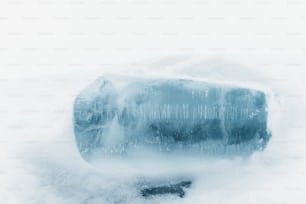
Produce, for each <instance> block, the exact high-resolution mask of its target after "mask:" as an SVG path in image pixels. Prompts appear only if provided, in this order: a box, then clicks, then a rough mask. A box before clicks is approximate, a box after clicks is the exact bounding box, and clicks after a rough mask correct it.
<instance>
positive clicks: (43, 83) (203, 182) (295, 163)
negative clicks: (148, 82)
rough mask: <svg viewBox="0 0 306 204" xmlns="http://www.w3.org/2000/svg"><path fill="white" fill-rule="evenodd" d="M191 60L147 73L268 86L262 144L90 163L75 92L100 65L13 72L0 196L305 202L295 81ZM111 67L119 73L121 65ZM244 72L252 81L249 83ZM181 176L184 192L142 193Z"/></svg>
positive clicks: (300, 101)
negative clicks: (258, 148)
mask: <svg viewBox="0 0 306 204" xmlns="http://www.w3.org/2000/svg"><path fill="white" fill-rule="evenodd" d="M196 60H197V58H192V59H189V60H188V61H189V62H188V61H187V60H186V61H184V62H183V64H185V65H187V64H188V65H189V68H188V70H189V71H188V72H189V73H188V74H187V73H184V72H185V71H184V69H183V68H181V69H180V66H182V65H181V63H182V62H180V63H178V64H177V65H176V64H175V65H173V66H171V67H170V68H165V69H164V70H163V71H158V72H155V70H152V69H149V68H148V71H147V72H146V74H148V75H150V74H152V75H155V74H158V75H163V74H165V75H167V76H168V75H169V76H170V75H171V76H173V77H176V75H177V77H179V76H189V77H190V78H193V77H194V76H193V73H196V76H197V78H202V77H203V79H207V80H213V79H215V80H223V79H224V80H225V79H226V80H230V81H231V82H232V83H236V82H237V83H239V84H245V85H246V86H253V87H261V88H266V90H267V91H268V92H269V93H270V94H269V102H268V105H269V127H270V129H271V131H272V138H271V140H270V142H269V143H268V145H267V148H266V149H265V150H264V151H263V152H257V153H255V154H253V155H252V157H251V158H248V159H245V158H239V157H237V158H231V159H228V158H227V159H222V158H217V159H209V158H205V157H201V156H199V157H193V158H182V157H177V158H171V160H168V159H167V158H160V157H158V158H156V159H154V158H152V157H151V158H150V160H149V161H148V160H146V155H144V156H143V159H142V160H137V161H133V160H122V159H121V158H110V159H103V160H101V161H99V162H97V163H95V164H88V163H87V162H85V161H84V160H83V159H82V158H81V156H80V155H79V153H78V150H77V146H76V143H75V140H74V134H73V124H72V106H73V100H74V99H75V97H76V95H77V94H78V93H79V91H80V90H82V89H83V88H84V87H85V86H86V85H87V84H89V83H91V81H92V80H94V79H95V78H96V76H98V75H103V70H94V69H93V70H92V71H91V72H90V74H84V73H82V74H79V73H76V72H70V73H68V74H61V73H58V74H45V75H44V74H40V75H38V76H31V78H24V79H21V78H20V77H15V78H13V77H12V78H10V80H9V81H7V82H6V87H3V86H1V91H2V93H3V94H5V95H6V96H7V100H4V101H2V107H7V108H8V109H7V110H8V112H10V114H9V117H8V118H5V120H4V118H3V117H1V119H2V121H3V123H4V124H5V125H6V129H5V130H3V131H5V133H6V135H5V136H4V137H3V138H6V139H5V140H4V139H2V143H1V157H2V158H4V159H1V174H0V177H1V183H2V184H1V186H0V189H1V190H0V192H1V200H2V201H1V203H59V204H62V203H82V204H85V203H86V204H87V203H223V202H225V201H226V202H227V203H244V202H246V201H247V202H246V203H271V202H272V203H273V202H274V203H278V202H289V201H290V200H291V199H293V198H294V200H296V201H301V202H302V201H303V199H304V198H305V197H304V194H303V190H304V182H305V178H306V176H305V175H306V174H305V172H306V169H305V165H304V163H303V161H304V157H303V155H304V152H305V150H304V147H305V143H304V139H303V133H304V131H305V127H304V126H303V123H302V121H303V120H304V114H303V112H301V110H303V107H304V103H305V99H304V98H296V97H297V96H300V95H298V94H301V90H300V89H299V88H298V87H299V86H300V85H299V84H295V86H291V87H282V86H278V84H277V83H272V82H271V81H270V80H269V77H271V76H269V75H267V74H266V73H265V72H263V71H262V70H259V69H257V70H256V72H257V73H258V74H256V75H254V74H252V75H250V74H249V72H248V71H247V70H248V68H237V67H238V66H237V67H236V68H235V70H234V71H235V72H236V73H240V75H241V76H238V77H236V75H233V76H230V74H229V75H227V76H223V77H215V76H214V75H215V74H216V75H219V74H221V73H228V71H226V70H227V69H229V68H226V67H225V65H224V64H223V63H222V64H221V65H217V64H212V65H213V66H215V69H214V70H213V71H211V70H210V71H209V74H210V75H212V76H208V75H207V74H206V73H207V72H208V70H209V66H208V65H207V64H206V65H205V63H204V62H203V67H201V69H198V68H193V66H192V64H193V63H194V61H196ZM220 60H221V59H220ZM221 61H222V60H221ZM210 63H211V62H210ZM218 66H220V67H219V68H217V67H218ZM182 67H184V66H182ZM207 69H208V70H207ZM190 70H191V71H190ZM252 71H254V69H251V70H250V72H252ZM116 72H119V73H120V72H121V71H120V69H119V68H118V69H117V70H116ZM190 72H191V73H190ZM230 72H233V68H231V71H230ZM135 73H137V70H135ZM244 74H246V75H244ZM240 77H241V78H245V79H248V80H247V82H245V81H242V80H241V78H240ZM290 80H291V79H290ZM292 80H293V79H292ZM270 82H271V83H270ZM2 83H3V82H2ZM38 84H39V86H38ZM23 93H26V94H23ZM21 94H22V95H21ZM288 94H290V96H291V97H289V98H288ZM286 96H287V97H286ZM16 99H17V100H16ZM3 102H4V103H3ZM3 111H4V110H3ZM21 111H22V112H21ZM25 113H27V114H25ZM29 113H31V114H29ZM184 179H191V180H192V181H193V185H192V186H191V188H190V189H189V190H187V195H186V197H185V198H183V199H181V198H178V197H176V196H160V197H156V198H152V199H144V198H143V197H141V195H140V192H139V189H140V187H141V186H143V185H144V184H146V183H150V182H152V183H154V182H155V183H159V182H161V183H165V182H174V181H176V180H178V181H180V180H184Z"/></svg>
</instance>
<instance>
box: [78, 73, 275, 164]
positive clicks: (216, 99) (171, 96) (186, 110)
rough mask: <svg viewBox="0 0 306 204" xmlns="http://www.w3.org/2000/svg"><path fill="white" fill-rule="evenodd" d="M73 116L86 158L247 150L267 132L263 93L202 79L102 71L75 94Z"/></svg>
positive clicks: (258, 145)
mask: <svg viewBox="0 0 306 204" xmlns="http://www.w3.org/2000/svg"><path fill="white" fill-rule="evenodd" d="M73 116H74V132H75V138H76V143H77V146H78V149H79V151H80V153H81V155H82V156H83V157H84V158H85V159H90V158H91V157H93V156H106V155H122V156H124V155H129V154H133V153H136V154H137V152H143V151H149V152H157V153H159V154H160V153H162V154H172V153H174V154H179V153H182V154H184V155H185V154H197V155H200V154H203V155H249V154H251V153H252V152H253V151H255V150H262V149H264V148H265V146H266V144H267V142H268V140H269V138H270V133H269V130H268V128H267V116H268V113H267V103H266V96H265V94H264V92H261V91H257V90H251V89H247V88H241V87H236V86H232V87H230V86H225V85H218V84H212V83H207V82H203V81H193V80H182V79H133V80H126V82H125V81H124V80H119V81H111V80H108V79H106V78H104V77H102V78H100V79H98V80H96V81H95V82H94V83H93V84H91V85H90V86H88V87H87V88H86V89H85V90H83V91H82V92H81V93H80V94H79V95H78V96H77V97H76V99H75V103H74V115H73Z"/></svg>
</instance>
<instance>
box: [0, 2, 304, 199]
mask: <svg viewBox="0 0 306 204" xmlns="http://www.w3.org/2000/svg"><path fill="white" fill-rule="evenodd" d="M0 4H1V5H0V11H1V12H0V124H1V125H0V203H1V204H15V203H18V204H21V203H22V204H24V203H25V204H28V203H31V204H55V203H56V204H71V203H73V204H94V203H99V204H101V203H209V204H211V203H213V204H217V203H218V204H219V203H221V204H222V203H234V204H242V203H244V204H246V203H247V204H253V203H254V204H257V203H260V204H263V203H267V204H274V203H275V204H276V203H277V204H280V203H282V204H283V203H295V204H300V203H303V204H305V203H306V194H305V192H306V158H305V156H304V155H305V153H306V139H305V134H306V126H305V121H306V118H305V113H306V97H305V94H304V92H305V90H304V88H305V87H306V77H305V76H306V63H305V57H306V52H305V50H306V49H305V48H306V30H305V29H306V26H305V24H306V18H305V14H304V11H305V10H306V3H304V2H303V1H211V2H210V1H201V0H200V1H191V2H183V1H177V2H174V1H150V0H148V1H93V2H85V1H59V0H58V1H57V0H54V1H52V0H51V1H12V0H4V1H1V2H0ZM214 56H218V57H214ZM105 72H115V73H121V74H122V73H124V74H137V75H162V76H171V77H194V78H197V79H199V78H200V79H203V80H211V81H228V82H232V83H239V84H242V85H246V86H255V87H262V88H265V89H266V90H267V91H268V92H269V94H270V95H269V96H270V98H269V127H270V129H271V131H272V138H271V140H270V142H269V143H268V145H267V148H266V149H265V150H264V151H263V152H257V153H255V154H254V155H253V156H252V157H250V158H248V159H241V158H234V159H230V160H229V159H224V160H222V159H218V160H208V159H205V158H193V159H189V160H188V161H186V160H181V159H180V158H177V159H175V160H173V161H156V160H153V161H151V160H150V161H146V162H145V161H144V162H143V163H141V165H139V164H136V163H133V161H123V162H122V164H120V163H118V162H117V161H116V162H114V161H113V160H112V159H109V160H106V161H105V163H102V164H101V163H100V164H96V165H91V164H88V163H86V162H85V161H83V160H82V159H81V157H80V156H79V154H78V151H77V148H76V145H75V142H74V135H73V128H72V103H73V100H74V97H75V96H76V95H77V94H78V93H79V91H80V90H82V89H83V88H84V87H85V86H86V85H88V84H89V83H91V82H92V81H93V80H95V79H96V78H97V77H99V76H101V75H102V74H103V73H105ZM176 177H182V178H185V177H186V178H191V179H192V180H193V184H192V186H191V188H190V189H189V190H187V194H186V197H185V198H183V199H180V198H178V197H175V196H165V197H156V198H153V199H143V198H142V197H141V196H140V194H139V185H140V184H141V182H142V181H143V180H145V179H153V180H154V179H156V180H162V179H170V180H171V179H173V178H176Z"/></svg>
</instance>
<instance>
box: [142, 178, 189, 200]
mask: <svg viewBox="0 0 306 204" xmlns="http://www.w3.org/2000/svg"><path fill="white" fill-rule="evenodd" d="M191 184H192V182H191V181H182V182H180V183H177V184H169V185H164V186H157V187H150V188H144V189H142V190H141V194H142V196H143V197H145V198H146V197H151V196H156V195H165V194H176V195H178V196H179V197H181V198H183V197H184V196H185V191H184V188H189V187H190V186H191Z"/></svg>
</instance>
